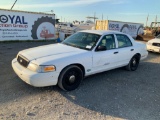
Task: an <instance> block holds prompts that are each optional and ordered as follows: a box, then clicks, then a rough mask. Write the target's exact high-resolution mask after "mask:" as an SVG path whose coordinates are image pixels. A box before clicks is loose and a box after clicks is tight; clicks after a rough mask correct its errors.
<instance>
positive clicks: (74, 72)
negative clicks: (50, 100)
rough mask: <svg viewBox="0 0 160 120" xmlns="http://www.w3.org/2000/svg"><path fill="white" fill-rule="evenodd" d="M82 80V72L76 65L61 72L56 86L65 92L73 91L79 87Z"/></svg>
mask: <svg viewBox="0 0 160 120" xmlns="http://www.w3.org/2000/svg"><path fill="white" fill-rule="evenodd" d="M82 79H83V72H82V70H81V69H80V68H79V67H78V66H76V65H71V66H68V67H66V68H65V69H64V70H63V71H62V72H61V74H60V76H59V80H58V86H59V87H60V88H61V89H63V90H65V91H71V90H75V89H76V88H77V87H78V86H79V85H80V83H81V81H82Z"/></svg>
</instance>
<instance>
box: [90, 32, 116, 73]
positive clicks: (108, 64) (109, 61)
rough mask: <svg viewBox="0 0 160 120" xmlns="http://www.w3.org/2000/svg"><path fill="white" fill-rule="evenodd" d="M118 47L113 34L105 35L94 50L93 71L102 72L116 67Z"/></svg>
mask: <svg viewBox="0 0 160 120" xmlns="http://www.w3.org/2000/svg"><path fill="white" fill-rule="evenodd" d="M117 54H118V49H117V47H116V42H115V37H114V35H113V34H109V35H105V36H103V38H102V39H101V41H100V43H99V45H98V46H97V48H96V50H95V51H93V65H92V66H93V67H92V73H97V72H102V71H105V70H109V69H113V68H115V67H116V64H115V63H116V62H117V61H118V57H117Z"/></svg>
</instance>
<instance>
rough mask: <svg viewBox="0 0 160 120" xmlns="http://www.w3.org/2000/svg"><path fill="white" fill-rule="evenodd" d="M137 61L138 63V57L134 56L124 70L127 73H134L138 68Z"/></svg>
mask: <svg viewBox="0 0 160 120" xmlns="http://www.w3.org/2000/svg"><path fill="white" fill-rule="evenodd" d="M139 61H140V56H139V55H134V56H133V57H132V58H131V60H130V62H129V64H128V65H127V66H126V69H127V70H129V71H135V70H137V68H138V65H139Z"/></svg>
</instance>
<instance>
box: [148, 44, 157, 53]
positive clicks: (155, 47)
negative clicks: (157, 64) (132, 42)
mask: <svg viewBox="0 0 160 120" xmlns="http://www.w3.org/2000/svg"><path fill="white" fill-rule="evenodd" d="M147 50H148V51H152V52H158V53H160V47H157V46H152V45H147Z"/></svg>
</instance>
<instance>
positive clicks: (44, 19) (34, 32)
mask: <svg viewBox="0 0 160 120" xmlns="http://www.w3.org/2000/svg"><path fill="white" fill-rule="evenodd" d="M43 22H49V23H51V24H52V25H53V26H55V19H52V18H51V17H47V16H46V17H41V18H38V20H37V21H35V22H34V25H32V30H31V33H32V35H31V37H32V38H33V39H38V37H37V29H38V27H39V25H40V24H42V23H43Z"/></svg>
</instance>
